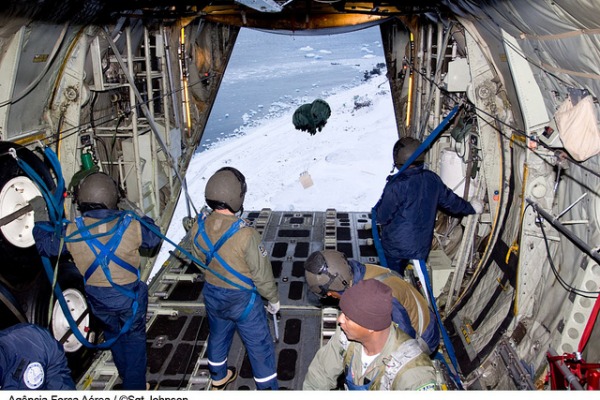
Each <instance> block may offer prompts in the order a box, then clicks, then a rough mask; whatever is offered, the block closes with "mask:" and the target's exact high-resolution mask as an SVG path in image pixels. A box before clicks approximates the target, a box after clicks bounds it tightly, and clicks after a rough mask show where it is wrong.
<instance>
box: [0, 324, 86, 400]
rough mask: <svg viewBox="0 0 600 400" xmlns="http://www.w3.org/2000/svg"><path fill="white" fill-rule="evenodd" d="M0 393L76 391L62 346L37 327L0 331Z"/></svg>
mask: <svg viewBox="0 0 600 400" xmlns="http://www.w3.org/2000/svg"><path fill="white" fill-rule="evenodd" d="M0 389H2V390H75V383H74V382H73V378H71V370H69V367H68V365H67V358H66V357H65V351H64V349H63V346H62V344H60V342H59V341H58V340H56V339H55V338H54V336H52V334H51V333H50V332H49V331H48V330H47V329H44V328H42V327H40V326H37V325H33V324H28V323H21V324H17V325H13V326H11V327H9V328H6V329H4V330H2V331H0Z"/></svg>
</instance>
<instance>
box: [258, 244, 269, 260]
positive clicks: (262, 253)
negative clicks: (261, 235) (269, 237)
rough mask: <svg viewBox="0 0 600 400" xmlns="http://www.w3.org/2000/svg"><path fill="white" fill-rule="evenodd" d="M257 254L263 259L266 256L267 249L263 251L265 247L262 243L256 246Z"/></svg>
mask: <svg viewBox="0 0 600 400" xmlns="http://www.w3.org/2000/svg"><path fill="white" fill-rule="evenodd" d="M258 252H259V253H260V255H261V256H263V257H266V256H267V249H265V246H264V245H263V244H262V243H261V244H259V245H258Z"/></svg>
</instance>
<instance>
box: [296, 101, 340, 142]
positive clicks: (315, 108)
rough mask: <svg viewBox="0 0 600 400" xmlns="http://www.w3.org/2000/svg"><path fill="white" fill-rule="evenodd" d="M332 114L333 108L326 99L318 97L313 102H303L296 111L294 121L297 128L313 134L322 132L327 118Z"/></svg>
mask: <svg viewBox="0 0 600 400" xmlns="http://www.w3.org/2000/svg"><path fill="white" fill-rule="evenodd" d="M330 115H331V108H330V107H329V104H327V102H326V101H324V100H321V99H316V100H315V101H313V102H312V103H308V104H302V105H301V106H300V107H298V108H297V109H296V111H295V112H294V116H293V118H292V121H293V123H294V127H296V129H298V130H301V131H305V132H310V134H311V135H314V134H315V133H317V130H318V131H319V132H321V130H322V129H323V127H324V126H325V124H327V119H328V118H329V116H330Z"/></svg>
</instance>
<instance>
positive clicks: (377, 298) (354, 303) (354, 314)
mask: <svg viewBox="0 0 600 400" xmlns="http://www.w3.org/2000/svg"><path fill="white" fill-rule="evenodd" d="M340 308H341V310H342V312H343V313H344V314H345V315H346V318H349V319H351V320H352V321H354V322H356V323H357V324H359V325H361V326H363V327H364V328H367V329H370V330H373V331H382V330H384V329H386V328H389V327H390V324H391V323H392V289H390V287H389V286H387V285H386V284H384V283H382V282H379V281H377V280H375V279H367V280H364V281H360V282H358V283H357V284H356V285H354V286H352V287H350V288H348V289H347V290H346V291H345V292H344V294H343V295H342V298H341V299H340Z"/></svg>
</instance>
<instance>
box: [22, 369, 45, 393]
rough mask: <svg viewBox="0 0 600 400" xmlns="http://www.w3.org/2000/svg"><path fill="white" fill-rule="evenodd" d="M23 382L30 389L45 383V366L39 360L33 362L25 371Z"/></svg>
mask: <svg viewBox="0 0 600 400" xmlns="http://www.w3.org/2000/svg"><path fill="white" fill-rule="evenodd" d="M23 382H24V383H25V386H27V388H29V389H38V388H39V387H40V386H42V384H43V383H44V367H42V364H40V363H39V362H32V363H31V364H29V365H28V366H27V368H26V369H25V372H24V373H23Z"/></svg>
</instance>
